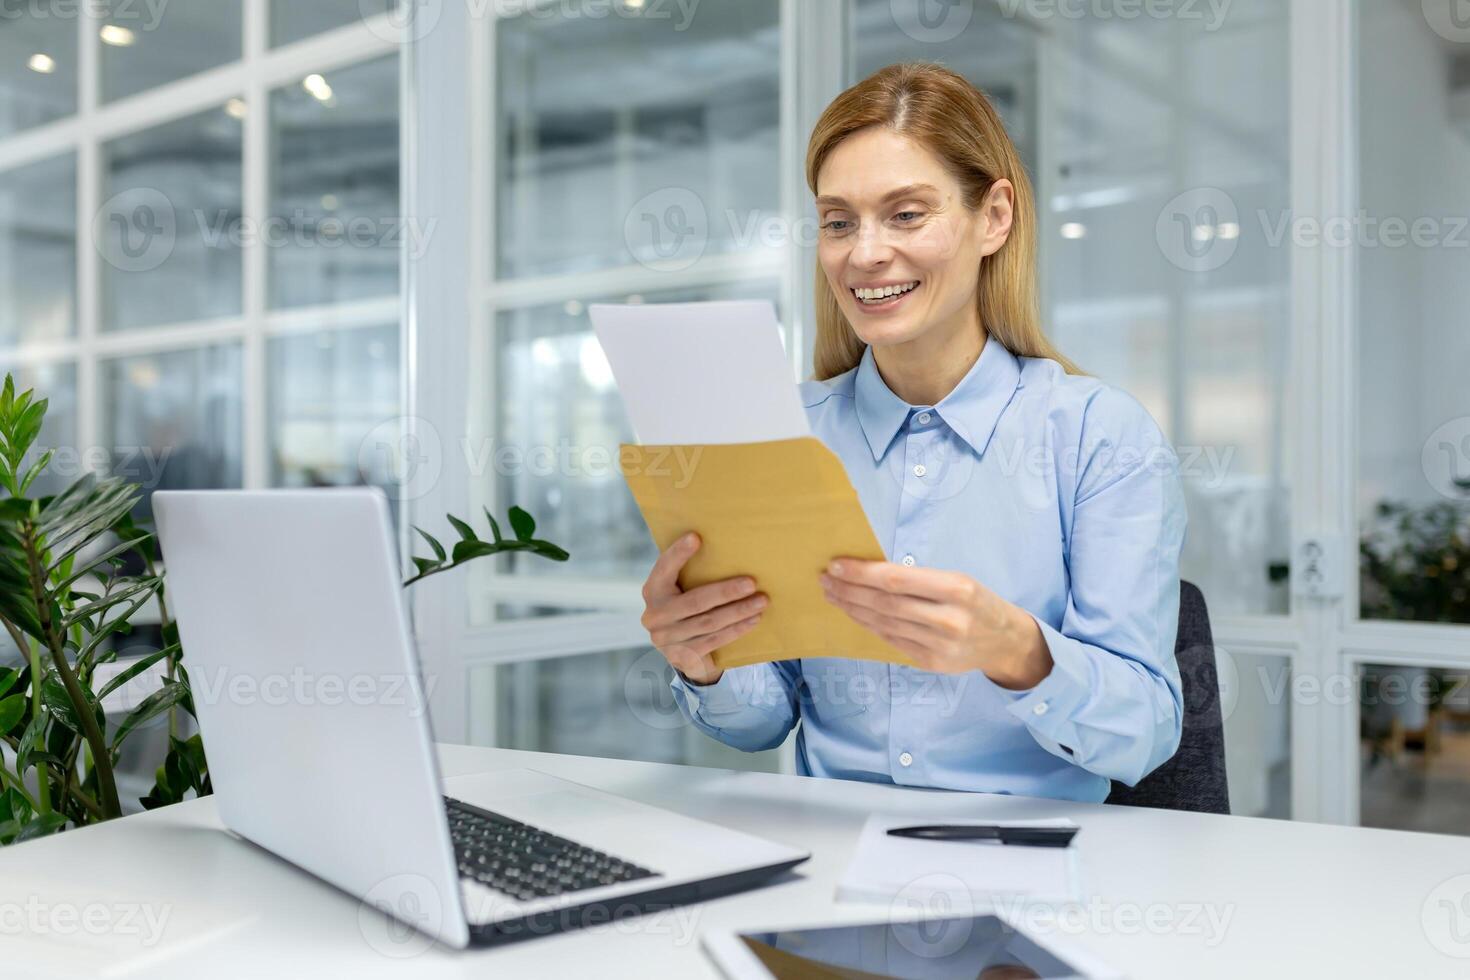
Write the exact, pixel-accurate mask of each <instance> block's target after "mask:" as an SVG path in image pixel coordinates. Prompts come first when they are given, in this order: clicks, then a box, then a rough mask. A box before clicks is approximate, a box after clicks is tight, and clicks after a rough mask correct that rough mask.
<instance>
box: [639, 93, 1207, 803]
mask: <svg viewBox="0 0 1470 980" xmlns="http://www.w3.org/2000/svg"><path fill="white" fill-rule="evenodd" d="M806 175H807V183H808V185H809V186H810V187H811V190H812V193H813V194H814V195H815V196H816V206H817V213H818V220H819V225H820V237H819V244H818V250H817V251H818V270H817V283H816V286H817V311H816V313H817V337H816V356H815V365H814V366H815V376H816V380H813V381H809V382H807V383H805V384H803V385H802V388H801V392H802V396H803V400H804V403H805V405H806V409H807V413H808V415H809V417H810V420H811V425H812V429H813V432H814V433H815V434H816V435H817V436H818V437H819V438H820V439H822V441H823V442H824V443H825V444H826V445H827V446H828V447H829V448H831V449H832V451H833V452H835V453H836V454H837V455H838V456H839V457H840V458H841V459H842V461H843V463H844V465H845V467H846V469H847V472H848V475H849V477H850V478H851V480H852V482H853V485H854V486H855V487H856V488H857V492H858V496H859V498H860V499H861V501H862V504H863V508H864V510H865V511H866V513H867V516H868V520H869V521H870V522H871V523H872V526H873V529H874V531H875V532H876V533H877V536H878V540H879V541H880V542H881V543H882V544H883V545H884V548H885V550H886V552H887V554H888V555H889V557H890V558H891V559H893V560H892V561H889V562H875V561H857V560H853V559H838V560H835V561H833V562H832V563H831V565H830V566H829V567H828V568H827V569H826V571H825V572H824V573H823V574H822V575H821V576H820V578H821V584H822V588H823V590H824V592H825V594H826V597H827V601H829V602H831V603H832V604H833V605H834V606H836V607H837V608H838V609H841V610H842V611H843V612H844V613H845V614H846V615H848V616H850V617H852V618H853V619H854V620H856V621H857V622H858V623H860V624H862V625H863V626H864V627H866V628H868V629H870V630H871V631H873V632H874V633H876V634H877V635H878V636H880V637H882V638H883V639H885V640H887V641H888V642H889V643H891V644H892V645H893V646H895V647H896V648H898V649H899V650H901V651H903V652H904V653H905V654H907V655H908V656H909V657H910V658H911V659H912V660H913V662H914V663H915V664H917V665H918V666H917V667H907V666H899V665H892V664H887V663H877V662H872V661H860V660H848V659H840V658H820V659H807V660H797V661H785V662H780V663H775V664H759V665H754V666H749V667H741V668H736V669H731V670H727V671H724V672H721V671H720V670H719V669H718V668H717V667H715V666H714V663H713V661H712V659H711V656H710V655H711V654H712V653H713V652H714V651H715V650H718V649H719V648H720V647H721V646H723V645H725V644H727V643H729V642H730V641H731V640H733V639H734V638H736V637H738V636H740V635H742V634H744V633H746V632H748V631H750V630H751V629H754V628H755V626H756V625H757V624H758V623H759V622H760V616H761V610H762V609H763V608H764V607H765V605H766V603H767V601H768V600H767V597H766V596H764V595H762V594H761V593H759V592H758V591H757V589H758V588H759V583H758V582H753V581H751V580H749V579H731V580H728V581H725V582H718V583H713V584H710V585H704V586H701V587H699V588H695V589H691V590H690V591H688V592H681V591H680V589H679V587H678V584H677V580H678V575H679V570H680V569H681V568H682V567H683V565H684V563H685V562H687V561H688V560H689V558H690V557H691V556H692V555H693V554H694V553H695V551H697V550H698V548H699V541H698V538H697V535H694V534H690V535H688V536H686V538H684V539H682V540H681V541H679V542H676V543H675V544H674V545H673V546H671V547H670V548H669V549H668V550H667V551H666V552H665V553H664V554H663V555H661V556H660V557H659V559H658V561H657V563H656V564H655V565H654V567H653V570H652V572H651V573H650V574H649V577H648V582H647V584H646V585H645V587H644V597H645V600H646V603H647V609H646V610H645V613H644V616H643V623H644V625H645V627H647V629H648V631H649V635H650V638H651V640H652V642H653V645H654V646H656V647H657V648H658V649H659V650H660V651H662V653H663V654H664V656H665V657H666V658H667V659H668V661H669V662H670V663H671V664H672V665H673V666H674V667H675V668H676V669H677V671H678V676H676V677H675V679H674V692H675V697H676V698H677V700H678V701H679V702H680V704H681V706H682V708H683V709H684V711H685V712H686V713H687V714H688V715H689V717H690V718H691V719H692V720H693V722H694V723H695V724H696V725H698V726H699V727H700V728H701V729H703V730H704V731H705V732H707V733H708V734H710V735H712V736H713V737H715V738H717V739H720V740H721V741H723V742H726V743H728V744H730V745H733V746H736V747H738V748H741V749H745V750H747V751H755V750H758V749H765V748H770V747H773V746H776V745H779V744H780V743H781V742H782V741H783V740H784V739H785V738H786V736H787V734H788V733H789V732H790V731H791V729H792V728H793V727H794V726H795V725H796V723H797V721H798V720H800V721H801V727H800V730H799V732H798V736H797V766H798V769H799V771H800V772H802V773H803V774H810V775H819V776H833V777H841V778H847V779H863V780H870V781H879V782H894V783H899V784H902V785H910V786H931V787H941V788H945V789H956V790H970V791H984V792H996V793H1020V794H1026V795H1032V796H1049V797H1056V798H1065V799H1076V800H1090V801H1099V800H1102V799H1104V798H1105V797H1106V796H1107V794H1108V789H1109V782H1108V781H1109V779H1116V780H1121V781H1122V782H1125V783H1128V784H1130V785H1132V784H1134V783H1136V782H1137V781H1138V780H1139V779H1141V778H1142V777H1143V776H1145V775H1146V774H1148V773H1149V772H1150V771H1152V770H1153V769H1154V768H1156V767H1157V766H1158V765H1160V764H1161V763H1162V762H1164V761H1165V760H1166V759H1168V758H1169V757H1170V756H1171V755H1173V754H1174V751H1175V749H1176V748H1177V747H1178V744H1179V736H1180V727H1181V719H1182V714H1183V707H1182V699H1181V695H1180V686H1179V671H1178V667H1177V665H1176V664H1175V661H1174V640H1175V636H1176V633H1177V630H1178V615H1179V552H1180V548H1181V547H1182V544H1183V539H1184V528H1185V510H1184V501H1183V496H1182V493H1181V489H1180V484H1179V476H1178V460H1177V458H1176V457H1175V455H1174V453H1173V450H1172V449H1171V448H1170V447H1169V444H1168V442H1167V440H1165V438H1164V436H1163V435H1162V433H1161V432H1160V431H1159V429H1158V426H1157V425H1155V424H1154V421H1153V420H1152V419H1151V418H1150V417H1149V415H1148V413H1147V412H1146V411H1145V410H1144V409H1143V407H1142V406H1140V405H1139V404H1138V403H1137V402H1136V401H1134V400H1133V399H1132V398H1130V397H1129V396H1127V395H1126V394H1124V393H1123V392H1121V391H1119V390H1118V389H1116V388H1111V387H1109V386H1107V385H1105V384H1103V383H1101V382H1099V381H1097V380H1094V379H1092V378H1088V377H1085V376H1083V375H1082V374H1081V373H1080V372H1079V371H1078V369H1077V368H1076V367H1075V366H1074V365H1072V364H1071V362H1069V361H1068V360H1067V359H1066V358H1064V357H1063V356H1062V355H1060V354H1059V353H1058V352H1057V351H1056V350H1054V349H1053V348H1052V346H1051V345H1050V344H1049V343H1048V342H1047V340H1046V338H1045V337H1044V336H1043V334H1042V331H1041V328H1040V325H1039V323H1038V313H1037V304H1036V285H1035V282H1036V270H1035V248H1036V213H1035V205H1034V203H1033V200H1032V194H1031V189H1030V184H1029V182H1028V181H1027V178H1026V174H1025V172H1024V170H1023V168H1022V165H1021V162H1020V160H1019V158H1018V156H1017V154H1016V151H1015V148H1014V147H1013V146H1012V144H1011V142H1010V139H1009V138H1008V137H1007V135H1006V133H1005V129H1004V127H1003V126H1002V124H1001V121H1000V118H999V117H998V116H997V115H996V113H995V110H994V109H993V108H992V107H991V105H990V104H989V102H987V101H986V99H985V97H984V96H983V95H981V94H980V93H979V92H978V91H976V90H975V89H974V88H973V87H972V86H971V85H970V84H969V83H968V82H967V81H965V80H964V79H963V78H962V77H960V76H959V75H956V74H954V73H953V72H951V71H948V70H946V69H944V68H941V67H938V66H935V65H926V64H918V65H893V66H890V67H888V68H884V69H883V70H881V71H879V72H877V73H876V74H874V75H873V76H871V77H870V78H868V79H866V80H864V81H863V82H860V83H859V84H858V85H856V86H854V87H853V88H851V89H848V90H847V91H846V92H844V93H842V94H841V95H839V96H838V97H837V99H836V100H835V101H833V103H832V104H831V105H830V106H828V107H827V110H826V112H824V113H823V115H822V117H821V119H820V120H818V122H817V125H816V128H815V130H814V131H813V133H812V137H811V142H810V144H809V146H808V151H807V163H806Z"/></svg>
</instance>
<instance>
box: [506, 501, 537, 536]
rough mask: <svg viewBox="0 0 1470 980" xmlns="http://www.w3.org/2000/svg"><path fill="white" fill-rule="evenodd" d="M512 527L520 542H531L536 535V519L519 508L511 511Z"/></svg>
mask: <svg viewBox="0 0 1470 980" xmlns="http://www.w3.org/2000/svg"><path fill="white" fill-rule="evenodd" d="M510 527H511V530H512V531H514V532H515V533H516V540H518V541H530V540H531V539H532V538H533V537H535V535H536V519H535V518H534V517H532V516H531V515H530V514H528V513H526V512H525V511H524V510H521V509H520V508H519V507H512V508H511V509H510Z"/></svg>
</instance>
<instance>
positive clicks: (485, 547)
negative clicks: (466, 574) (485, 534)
mask: <svg viewBox="0 0 1470 980" xmlns="http://www.w3.org/2000/svg"><path fill="white" fill-rule="evenodd" d="M504 550H505V549H504V547H502V546H501V545H497V544H491V543H490V542H489V541H460V542H457V543H456V544H455V546H454V552H453V556H454V563H455V564H456V565H458V564H459V563H460V562H465V561H469V560H470V559H471V558H480V557H482V556H484V555H493V554H495V553H496V552H499V551H504Z"/></svg>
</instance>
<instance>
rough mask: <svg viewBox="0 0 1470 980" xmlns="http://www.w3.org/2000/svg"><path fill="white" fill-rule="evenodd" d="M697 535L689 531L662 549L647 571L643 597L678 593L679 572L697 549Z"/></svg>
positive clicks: (652, 597) (649, 597)
mask: <svg viewBox="0 0 1470 980" xmlns="http://www.w3.org/2000/svg"><path fill="white" fill-rule="evenodd" d="M699 544H700V541H699V535H697V534H695V533H694V532H693V531H690V532H689V533H688V534H686V535H684V536H683V537H682V538H680V539H679V540H677V541H675V542H674V543H673V544H671V545H669V546H668V547H667V548H665V549H664V550H663V553H662V554H660V555H659V556H658V560H657V561H655V562H654V563H653V568H652V569H651V570H650V571H649V573H648V581H647V582H645V583H644V584H643V598H645V599H655V598H659V597H661V596H668V595H678V594H679V573H680V572H681V571H683V570H684V566H685V565H686V564H688V562H689V559H690V558H693V557H694V553H695V552H696V551H698V550H699Z"/></svg>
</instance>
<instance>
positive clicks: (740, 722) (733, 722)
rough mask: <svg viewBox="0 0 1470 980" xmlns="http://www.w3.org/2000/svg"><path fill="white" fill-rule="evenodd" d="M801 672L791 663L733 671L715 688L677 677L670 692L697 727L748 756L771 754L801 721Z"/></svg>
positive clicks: (677, 674) (730, 670) (717, 682)
mask: <svg viewBox="0 0 1470 980" xmlns="http://www.w3.org/2000/svg"><path fill="white" fill-rule="evenodd" d="M797 675H798V666H797V664H795V663H794V662H791V661H780V662H777V663H765V664H752V665H750V666H748V667H732V668H730V669H729V670H727V671H725V672H724V673H723V674H721V675H720V679H719V680H718V681H716V682H715V683H713V684H705V685H699V684H691V683H690V682H689V681H687V680H685V679H684V677H683V676H682V675H681V674H680V673H679V672H678V671H675V672H674V679H673V680H672V681H671V682H670V684H669V686H670V688H671V689H672V690H673V692H674V700H675V701H676V702H678V704H679V708H680V710H681V711H683V712H684V714H685V716H686V717H687V718H688V719H689V720H690V721H691V722H693V723H694V725H695V727H696V728H698V729H699V730H700V731H702V732H704V733H705V734H707V735H709V736H711V737H713V738H716V739H719V740H720V741H721V742H724V743H725V744H726V745H729V746H731V747H733V748H737V749H741V750H742V751H745V752H759V751H761V750H762V749H773V748H775V747H776V746H778V745H780V744H781V743H782V742H784V741H785V740H786V736H787V735H788V734H790V732H791V729H792V728H793V727H795V725H796V721H797V718H798V717H799V713H798V709H797V684H798V682H799V680H800V679H799V677H798V676H797Z"/></svg>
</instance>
